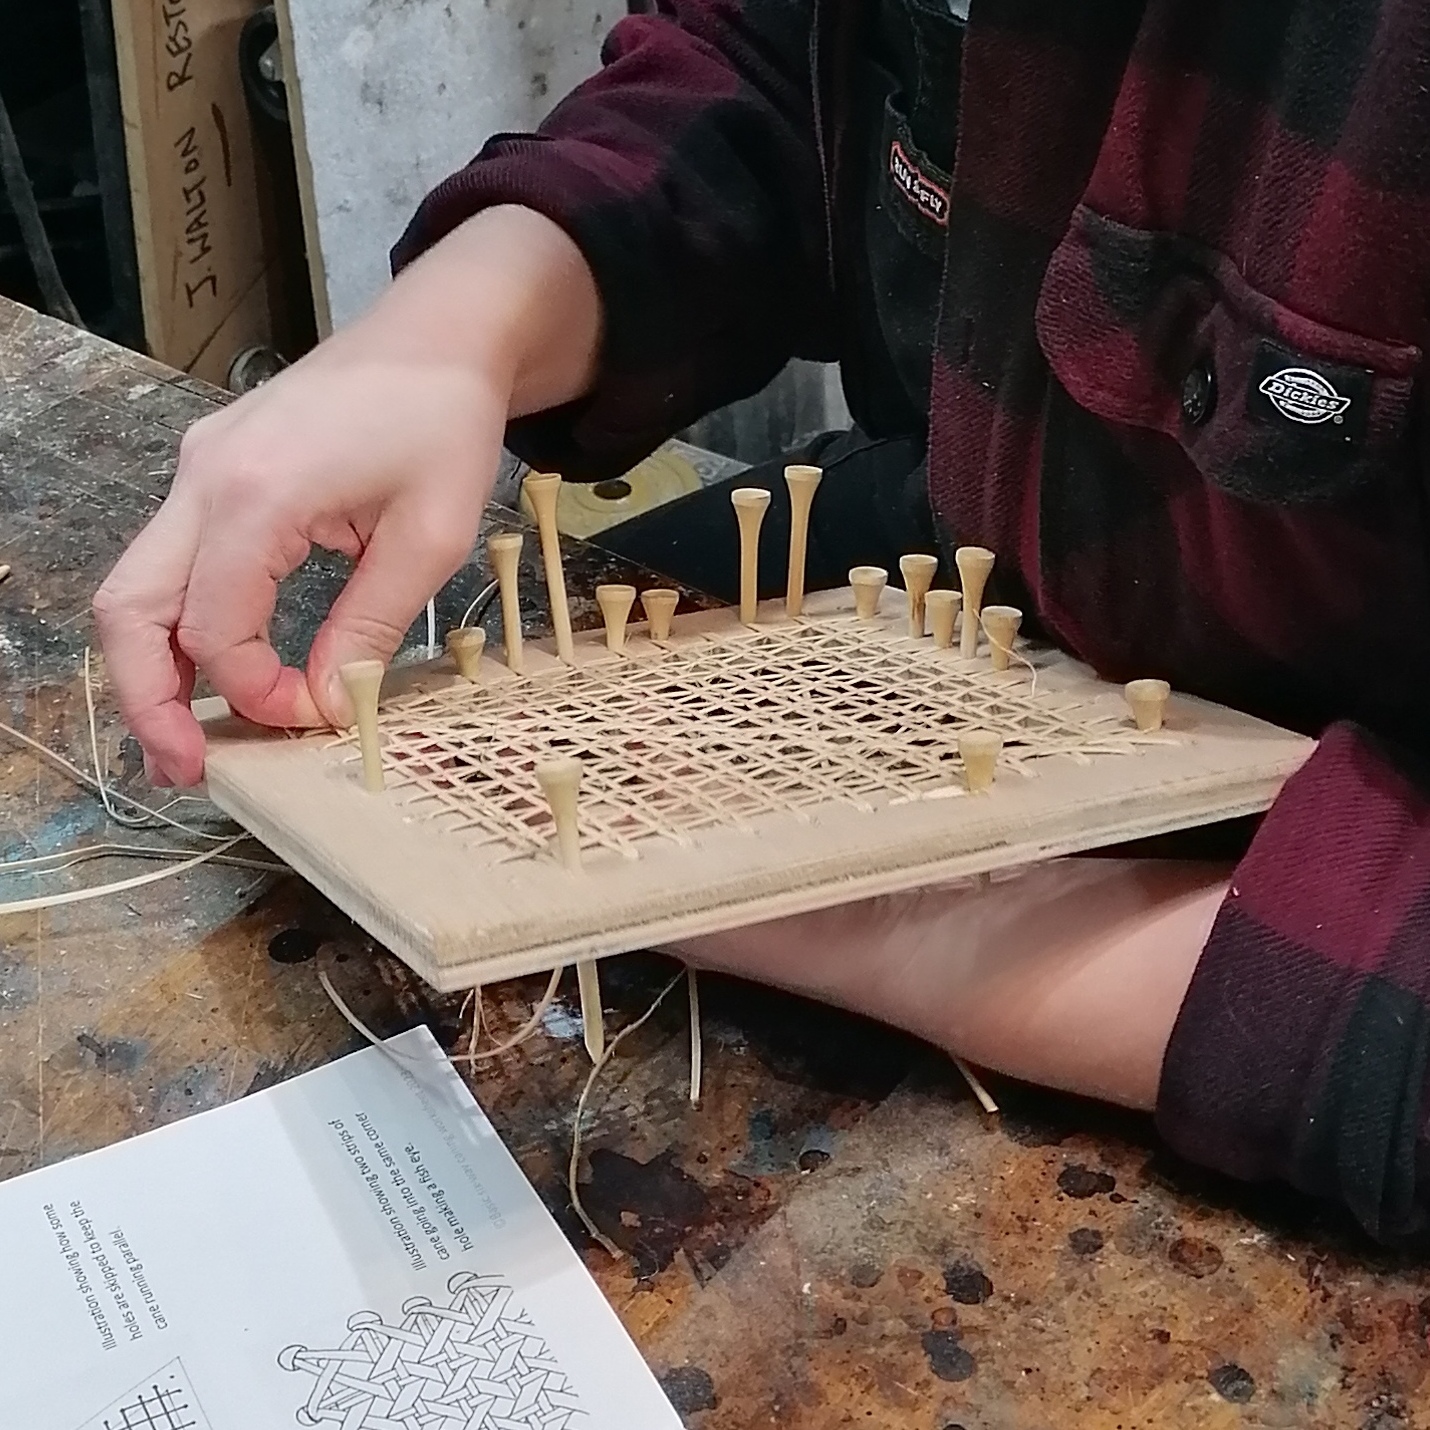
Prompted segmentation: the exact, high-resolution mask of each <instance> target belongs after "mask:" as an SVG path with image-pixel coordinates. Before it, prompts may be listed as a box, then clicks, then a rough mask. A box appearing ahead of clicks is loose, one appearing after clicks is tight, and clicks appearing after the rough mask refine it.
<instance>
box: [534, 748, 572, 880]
mask: <svg viewBox="0 0 1430 1430" xmlns="http://www.w3.org/2000/svg"><path fill="white" fill-rule="evenodd" d="M536 782H537V784H539V785H540V786H541V792H542V794H544V795H545V796H546V803H547V804H548V805H550V806H551V818H552V819H553V820H554V821H555V824H556V848H557V851H558V852H559V853H560V855H561V862H562V863H563V864H564V865H565V866H566V867H567V868H568V869H571V870H576V869H579V868H580V867H581V821H580V817H579V813H578V809H579V804H580V797H581V761H580V760H577V759H571V758H568V759H560V760H544V761H542V763H541V764H539V765H537V767H536Z"/></svg>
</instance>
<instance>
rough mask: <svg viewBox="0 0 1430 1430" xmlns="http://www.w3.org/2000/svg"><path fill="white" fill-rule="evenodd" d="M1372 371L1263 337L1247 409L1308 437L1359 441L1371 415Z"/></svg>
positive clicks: (1271, 423)
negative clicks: (1312, 354) (1326, 360)
mask: <svg viewBox="0 0 1430 1430" xmlns="http://www.w3.org/2000/svg"><path fill="white" fill-rule="evenodd" d="M1373 377H1374V374H1373V373H1370V372H1368V371H1366V370H1365V369H1364V368H1356V367H1343V366H1342V365H1341V364H1339V363H1329V362H1320V361H1317V360H1316V359H1315V358H1312V357H1310V356H1308V354H1306V353H1299V352H1295V351H1293V350H1292V349H1290V348H1286V347H1283V346H1282V345H1281V344H1280V343H1276V342H1272V341H1271V340H1270V339H1269V338H1263V339H1262V341H1261V342H1260V343H1258V344H1257V348H1256V356H1255V358H1254V359H1253V360H1252V364H1251V381H1250V382H1249V383H1248V384H1247V392H1246V407H1247V412H1248V414H1249V415H1250V416H1251V417H1253V418H1254V419H1255V420H1256V421H1258V422H1261V423H1263V424H1265V425H1268V426H1273V427H1280V428H1281V429H1282V430H1283V431H1287V432H1300V433H1303V434H1304V435H1305V436H1306V437H1307V438H1308V439H1312V440H1322V441H1327V442H1337V443H1354V442H1359V441H1360V440H1361V439H1362V438H1363V437H1364V436H1365V430H1366V422H1367V420H1368V419H1369V417H1370V398H1371V384H1372V380H1373Z"/></svg>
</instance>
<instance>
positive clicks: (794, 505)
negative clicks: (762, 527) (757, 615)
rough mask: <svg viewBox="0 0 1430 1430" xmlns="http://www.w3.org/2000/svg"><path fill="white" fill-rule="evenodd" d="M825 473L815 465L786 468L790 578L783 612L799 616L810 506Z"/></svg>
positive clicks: (802, 603)
mask: <svg viewBox="0 0 1430 1430" xmlns="http://www.w3.org/2000/svg"><path fill="white" fill-rule="evenodd" d="M823 475H824V473H823V471H821V470H820V468H818V467H804V466H797V465H796V466H789V467H786V468H785V484H786V485H787V486H788V487H789V580H788V583H787V585H786V588H785V612H786V614H787V615H789V616H791V617H794V616H798V615H799V614H800V613H801V612H802V611H803V610H804V568H805V561H806V558H807V555H808V551H809V509H810V508H811V507H812V506H813V505H814V494H815V492H816V491H817V490H818V488H819V481H820V478H821V477H822V476H823Z"/></svg>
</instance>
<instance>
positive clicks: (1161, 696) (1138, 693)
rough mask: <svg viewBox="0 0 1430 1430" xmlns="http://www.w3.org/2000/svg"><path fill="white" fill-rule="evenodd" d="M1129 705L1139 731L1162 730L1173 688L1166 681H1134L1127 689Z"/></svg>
mask: <svg viewBox="0 0 1430 1430" xmlns="http://www.w3.org/2000/svg"><path fill="white" fill-rule="evenodd" d="M1125 693H1126V695H1127V703H1128V704H1129V705H1130V706H1131V707H1132V718H1133V719H1134V720H1136V722H1137V728H1138V729H1139V730H1144V731H1151V730H1160V729H1161V728H1162V722H1163V721H1164V720H1165V719H1166V718H1167V701H1168V699H1169V698H1170V697H1171V694H1172V687H1171V686H1170V685H1168V684H1167V682H1166V681H1165V680H1134V681H1131V682H1129V684H1128V685H1127V688H1126V692H1125Z"/></svg>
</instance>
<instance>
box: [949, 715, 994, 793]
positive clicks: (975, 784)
mask: <svg viewBox="0 0 1430 1430" xmlns="http://www.w3.org/2000/svg"><path fill="white" fill-rule="evenodd" d="M1002 753H1003V737H1002V735H1000V734H998V733H997V731H995V730H965V731H964V732H963V733H962V734H961V735H960V736H959V737H958V754H959V758H960V759H962V761H963V775H964V778H965V779H966V780H967V781H968V790H969V793H970V794H980V793H982V791H984V790H987V789H991V788H992V787H993V773H994V771H995V770H996V769H997V768H998V756H999V755H1001V754H1002Z"/></svg>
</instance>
